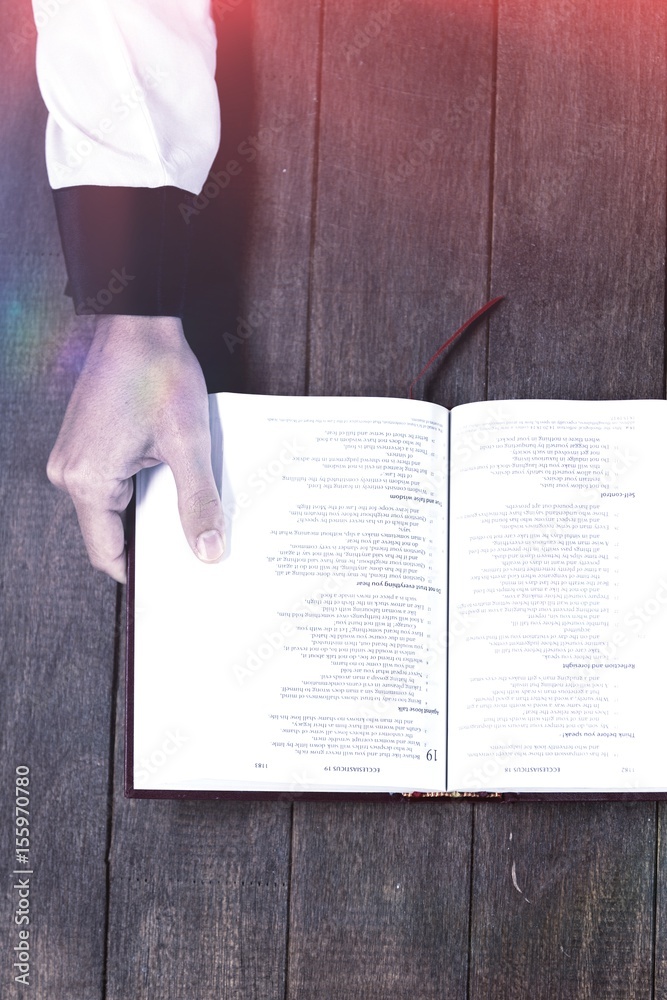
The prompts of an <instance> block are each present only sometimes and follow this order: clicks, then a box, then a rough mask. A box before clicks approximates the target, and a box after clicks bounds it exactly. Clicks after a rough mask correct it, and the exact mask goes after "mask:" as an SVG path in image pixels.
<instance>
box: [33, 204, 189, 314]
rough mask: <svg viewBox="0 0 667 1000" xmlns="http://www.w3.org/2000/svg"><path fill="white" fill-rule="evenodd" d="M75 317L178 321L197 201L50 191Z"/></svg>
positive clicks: (182, 301) (182, 302)
mask: <svg viewBox="0 0 667 1000" xmlns="http://www.w3.org/2000/svg"><path fill="white" fill-rule="evenodd" d="M53 197H54V201H55V207H56V215H57V218H58V228H59V230H60V239H61V242H62V247H63V253H64V256H65V266H66V268H67V276H68V283H67V288H66V290H65V291H66V294H68V295H70V296H71V298H72V299H73V301H74V308H75V310H76V313H77V315H94V314H100V315H101V314H104V313H106V314H116V315H128V316H181V317H182V315H183V308H184V299H185V284H186V274H187V266H188V256H189V250H190V236H191V227H190V225H189V219H190V217H191V215H192V214H193V210H192V205H193V201H194V200H195V195H192V194H190V193H189V192H187V191H182V190H181V189H180V188H176V187H160V188H131V187H96V186H95V187H93V186H86V185H83V186H80V187H66V188H58V189H56V190H54V191H53Z"/></svg>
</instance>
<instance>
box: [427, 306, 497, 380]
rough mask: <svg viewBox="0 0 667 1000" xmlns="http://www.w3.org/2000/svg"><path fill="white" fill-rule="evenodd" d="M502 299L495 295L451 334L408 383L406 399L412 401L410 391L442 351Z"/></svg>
mask: <svg viewBox="0 0 667 1000" xmlns="http://www.w3.org/2000/svg"><path fill="white" fill-rule="evenodd" d="M504 298H505V296H504V295H497V296H496V297H495V299H491V300H490V301H489V302H487V303H486V305H484V306H482V308H481V309H478V310H477V312H476V313H475V315H474V316H471V317H470V319H467V320H466V321H465V323H464V324H463V326H460V327H459V328H458V330H457V331H456V333H453V334H452V335H451V337H450V338H449V340H446V341H445V343H444V344H442V346H441V347H439V348H438V350H437V351H436V352H435V354H434V355H433V357H431V358H429V359H428V361H427V362H426V364H425V365H424V367H423V368H422V370H421V371H420V373H419V375H417V376H416V378H414V379H413V380H412V382H411V383H410V386H409V388H408V399H414V396H413V395H412V390H413V389H414V387H415V385H416V384H417V382H419V380H420V378H423V377H424V375H425V374H426V372H427V371H428V370H429V368H430V367H431V365H432V364H433V363H434V361H437V360H438V358H439V357H440V355H441V354H442V353H443V351H446V350H447V348H448V347H449V346H450V345H451V344H453V343H454V341H455V340H457V339H458V338H459V337H460V336H461V334H462V333H465V332H466V330H469V329H470V327H471V326H472V325H473V324H474V323H476V322H477V320H478V319H481V318H482V316H485V315H486V314H487V313H488V312H490V310H491V309H493V307H494V306H497V305H498V303H499V302H502V301H503V299H504Z"/></svg>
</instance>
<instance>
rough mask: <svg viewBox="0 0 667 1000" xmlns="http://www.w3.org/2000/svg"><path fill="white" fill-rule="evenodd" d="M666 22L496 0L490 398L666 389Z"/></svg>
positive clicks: (657, 12) (650, 7)
mask: <svg viewBox="0 0 667 1000" xmlns="http://www.w3.org/2000/svg"><path fill="white" fill-rule="evenodd" d="M665 18H666V11H665V8H664V5H662V4H657V3H654V2H652V0H647V2H646V0H629V2H625V0H623V2H621V0H614V2H612V3H609V2H606V0H594V2H591V0H549V2H547V3H542V4H539V5H537V6H536V5H535V4H534V3H532V2H531V0H501V3H500V17H499V37H498V90H497V101H498V104H497V136H496V171H495V188H494V229H493V285H494V288H498V289H500V290H502V291H503V292H505V293H506V294H507V302H506V303H505V304H504V306H503V308H502V309H501V310H499V311H498V313H497V314H496V315H495V316H494V317H493V318H492V320H491V330H492V336H491V346H490V355H489V394H490V397H491V398H502V397H508V398H521V397H523V396H526V397H533V398H535V397H542V396H546V397H549V396H553V397H562V398H583V399H596V398H632V397H643V396H649V397H650V396H658V397H662V396H663V395H664V375H663V363H664V345H663V332H664V251H665V112H666V86H667V79H666V75H665V44H666V42H665V33H666V28H665Z"/></svg>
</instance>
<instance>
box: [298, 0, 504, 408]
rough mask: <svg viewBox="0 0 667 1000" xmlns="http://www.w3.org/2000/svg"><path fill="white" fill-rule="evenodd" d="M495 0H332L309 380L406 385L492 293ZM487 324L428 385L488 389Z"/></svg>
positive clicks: (384, 391)
mask: <svg viewBox="0 0 667 1000" xmlns="http://www.w3.org/2000/svg"><path fill="white" fill-rule="evenodd" d="M492 7H493V5H492V3H491V2H485V0H474V2H470V3H458V2H457V3H449V4H447V5H443V4H441V3H439V2H434V0H410V2H402V0H400V2H399V0H387V2H385V3H384V4H383V5H382V6H378V5H377V4H375V3H371V2H369V0H363V2H359V0H341V2H339V3H335V4H334V3H329V4H327V5H326V17H325V21H324V50H323V67H322V99H321V120H320V131H319V135H320V141H319V147H318V167H317V178H318V183H317V216H316V231H315V241H314V256H313V284H312V290H311V297H312V318H311V341H312V347H311V368H310V381H309V391H310V392H313V393H316V394H333V395H340V394H342V395H345V394H352V395H397V396H405V395H406V394H407V386H408V384H409V383H410V381H411V380H412V378H413V377H414V376H415V375H416V374H417V372H418V371H419V370H420V369H421V367H422V365H423V364H424V363H425V361H426V360H427V359H428V357H430V355H431V354H432V353H433V352H434V351H435V350H436V349H437V348H438V347H439V346H440V344H441V343H442V342H443V341H444V340H445V339H446V338H447V336H448V335H449V334H451V333H453V332H454V330H455V329H457V328H458V326H460V324H461V323H462V322H463V321H464V320H465V319H467V317H468V316H470V315H471V314H472V313H473V312H475V310H476V309H477V308H478V307H479V306H480V305H482V303H483V302H484V301H485V300H486V298H487V297H488V295H487V293H488V286H487V277H488V263H489V259H488V249H489V243H488V235H489V233H488V222H489V218H488V215H489V204H488V196H489V183H490V165H491V144H490V128H491V113H492V106H493V101H492V94H493V77H492V70H493V10H492ZM485 369H486V344H485V336H484V331H483V329H482V330H481V331H480V330H477V331H476V332H474V333H471V334H470V336H469V337H468V338H467V339H466V341H465V342H463V343H461V344H460V345H458V346H457V347H456V348H454V350H453V351H452V352H451V354H450V356H449V358H448V360H447V361H446V362H445V363H444V364H443V365H441V366H439V369H438V371H437V374H436V376H435V377H434V379H433V380H431V382H430V383H429V385H427V386H425V387H423V388H424V390H425V391H426V392H427V393H428V398H433V399H435V400H436V401H437V402H444V403H446V404H447V405H453V404H455V403H456V402H460V401H463V400H465V401H468V400H470V399H480V398H483V397H484V392H485V384H484V383H485Z"/></svg>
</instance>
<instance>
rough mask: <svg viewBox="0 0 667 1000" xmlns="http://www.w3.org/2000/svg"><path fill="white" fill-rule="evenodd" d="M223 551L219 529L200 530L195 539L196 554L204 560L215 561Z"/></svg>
mask: <svg viewBox="0 0 667 1000" xmlns="http://www.w3.org/2000/svg"><path fill="white" fill-rule="evenodd" d="M224 551H225V543H224V541H223V540H222V535H221V534H220V532H219V531H216V530H215V529H211V531H202V533H201V535H200V536H199V538H198V539H197V555H198V556H199V558H200V559H202V560H203V561H204V562H217V561H218V559H219V558H220V557H221V555H222V554H223V552H224Z"/></svg>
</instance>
